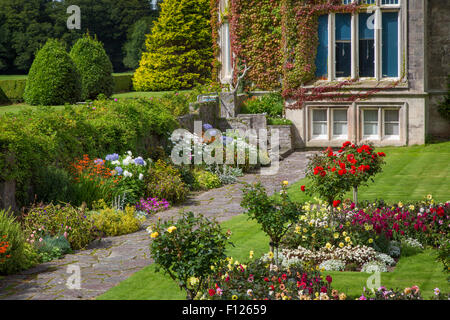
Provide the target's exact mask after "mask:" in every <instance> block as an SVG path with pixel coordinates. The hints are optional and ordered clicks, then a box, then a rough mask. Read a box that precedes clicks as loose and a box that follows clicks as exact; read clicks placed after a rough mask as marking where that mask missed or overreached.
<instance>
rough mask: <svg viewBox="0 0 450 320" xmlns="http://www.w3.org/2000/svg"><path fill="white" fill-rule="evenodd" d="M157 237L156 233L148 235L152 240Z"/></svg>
mask: <svg viewBox="0 0 450 320" xmlns="http://www.w3.org/2000/svg"><path fill="white" fill-rule="evenodd" d="M158 236H159V233H158V232H153V233H152V234H151V235H150V237H152V239H155V238H156V237H158Z"/></svg>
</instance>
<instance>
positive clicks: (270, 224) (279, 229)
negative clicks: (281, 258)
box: [241, 182, 302, 251]
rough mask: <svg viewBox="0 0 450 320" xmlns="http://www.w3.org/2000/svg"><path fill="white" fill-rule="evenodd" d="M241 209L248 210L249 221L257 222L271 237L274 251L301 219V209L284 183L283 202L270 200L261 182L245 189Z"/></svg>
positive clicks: (274, 199) (275, 199)
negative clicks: (288, 193)
mask: <svg viewBox="0 0 450 320" xmlns="http://www.w3.org/2000/svg"><path fill="white" fill-rule="evenodd" d="M242 191H243V193H244V197H243V200H242V202H241V207H242V208H244V209H247V211H246V214H247V215H248V216H249V219H252V220H256V221H257V222H258V223H259V224H260V225H261V228H262V230H263V231H264V233H266V234H267V235H268V236H269V237H270V241H271V243H270V246H271V249H272V251H273V250H274V249H276V250H277V251H278V246H279V244H280V242H281V240H282V239H283V237H284V236H285V234H286V232H287V231H288V230H289V228H290V227H291V225H293V224H294V223H296V222H297V221H298V219H300V215H301V212H302V211H301V207H300V206H299V205H298V204H296V203H295V202H292V201H291V200H290V199H289V196H288V195H287V192H286V184H285V183H283V187H282V190H281V200H280V199H277V198H270V197H269V196H268V195H267V193H266V190H265V188H264V187H263V186H262V185H261V183H260V182H258V183H256V184H254V185H247V186H245V187H244V188H243V190H242Z"/></svg>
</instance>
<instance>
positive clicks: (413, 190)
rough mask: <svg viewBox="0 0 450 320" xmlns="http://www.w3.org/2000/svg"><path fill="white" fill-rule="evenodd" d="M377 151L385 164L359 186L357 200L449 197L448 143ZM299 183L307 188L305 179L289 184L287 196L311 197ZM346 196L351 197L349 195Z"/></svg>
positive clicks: (449, 155) (305, 199) (308, 198)
mask: <svg viewBox="0 0 450 320" xmlns="http://www.w3.org/2000/svg"><path fill="white" fill-rule="evenodd" d="M376 150H377V151H383V152H385V153H386V155H387V156H386V165H385V166H384V167H383V172H382V173H380V174H378V175H377V176H375V179H374V180H375V182H374V183H369V185H368V186H367V187H361V188H360V190H359V192H358V198H359V200H375V199H384V200H385V201H387V202H392V203H396V202H398V201H400V200H401V201H415V200H423V199H424V197H425V196H426V195H427V194H432V195H433V198H434V199H435V200H437V201H448V200H450V187H449V186H450V142H443V143H436V144H430V145H422V146H412V147H400V148H399V147H397V148H395V147H389V148H377V149H376ZM301 185H305V186H306V187H308V180H307V179H303V180H300V181H298V182H297V183H295V184H293V185H292V186H290V188H289V191H288V192H289V195H290V196H291V197H292V198H293V199H294V200H297V201H307V200H313V199H312V198H311V197H308V196H307V195H306V194H305V193H303V192H302V191H301V190H300V186H301ZM345 198H350V199H351V198H352V194H351V193H350V192H349V193H347V194H346V195H345Z"/></svg>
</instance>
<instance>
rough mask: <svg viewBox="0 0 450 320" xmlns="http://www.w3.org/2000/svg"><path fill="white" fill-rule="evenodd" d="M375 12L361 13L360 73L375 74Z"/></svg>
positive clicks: (363, 75) (365, 74)
mask: <svg viewBox="0 0 450 320" xmlns="http://www.w3.org/2000/svg"><path fill="white" fill-rule="evenodd" d="M374 18H375V14H369V13H360V14H359V75H360V76H361V77H374V76H375V33H374Z"/></svg>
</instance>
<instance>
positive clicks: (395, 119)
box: [384, 110, 400, 139]
mask: <svg viewBox="0 0 450 320" xmlns="http://www.w3.org/2000/svg"><path fill="white" fill-rule="evenodd" d="M384 135H385V137H386V138H394V139H395V138H397V139H398V138H399V137H400V115H399V110H384Z"/></svg>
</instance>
